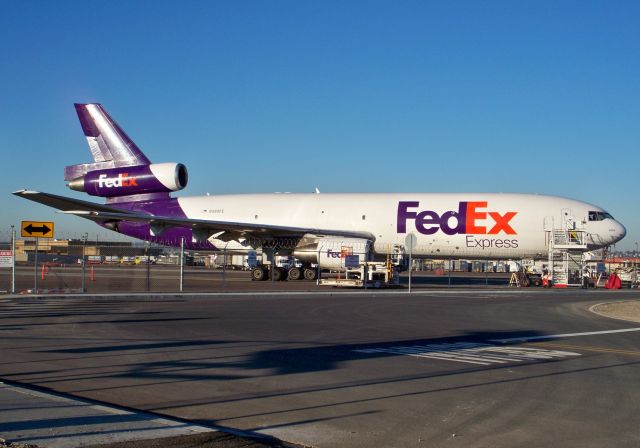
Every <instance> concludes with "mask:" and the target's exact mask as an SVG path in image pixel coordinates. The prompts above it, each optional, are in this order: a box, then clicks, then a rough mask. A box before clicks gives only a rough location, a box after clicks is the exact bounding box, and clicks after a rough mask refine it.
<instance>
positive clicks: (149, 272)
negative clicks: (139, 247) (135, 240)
mask: <svg viewBox="0 0 640 448" xmlns="http://www.w3.org/2000/svg"><path fill="white" fill-rule="evenodd" d="M144 251H145V254H146V255H147V292H149V291H151V256H150V255H149V241H147V243H146V245H145V248H144Z"/></svg>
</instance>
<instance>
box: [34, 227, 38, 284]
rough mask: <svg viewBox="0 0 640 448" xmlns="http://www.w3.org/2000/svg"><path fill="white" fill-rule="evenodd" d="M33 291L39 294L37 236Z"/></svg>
mask: <svg viewBox="0 0 640 448" xmlns="http://www.w3.org/2000/svg"><path fill="white" fill-rule="evenodd" d="M33 293H34V294H38V238H36V250H35V253H34V260H33Z"/></svg>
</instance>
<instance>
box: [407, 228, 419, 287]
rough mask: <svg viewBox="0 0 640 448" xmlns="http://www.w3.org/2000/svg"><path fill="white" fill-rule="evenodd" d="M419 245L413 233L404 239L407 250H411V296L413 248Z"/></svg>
mask: <svg viewBox="0 0 640 448" xmlns="http://www.w3.org/2000/svg"><path fill="white" fill-rule="evenodd" d="M417 243H418V238H417V237H416V236H415V235H414V234H413V233H408V234H407V236H406V237H405V239H404V247H405V249H409V294H411V271H412V270H413V269H412V268H413V263H412V259H411V258H412V254H413V248H414V247H415V246H416V244H417Z"/></svg>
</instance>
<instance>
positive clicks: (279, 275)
mask: <svg viewBox="0 0 640 448" xmlns="http://www.w3.org/2000/svg"><path fill="white" fill-rule="evenodd" d="M283 271H284V270H283V269H282V268H273V281H274V282H279V281H281V280H284V279H285V276H284V273H283Z"/></svg>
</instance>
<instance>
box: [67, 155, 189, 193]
mask: <svg viewBox="0 0 640 448" xmlns="http://www.w3.org/2000/svg"><path fill="white" fill-rule="evenodd" d="M188 179H189V175H188V173H187V167H186V166H184V165H183V164H182V163H152V164H150V165H137V166H125V167H120V168H109V169H98V170H93V171H89V172H87V173H86V174H84V175H83V176H80V177H77V178H75V179H73V180H71V181H69V183H68V184H67V186H68V187H69V188H71V189H72V190H76V191H83V192H85V193H87V194H90V195H91V196H101V197H115V196H131V195H136V194H145V193H165V192H172V191H179V190H182V189H183V188H184V187H186V186H187V182H188Z"/></svg>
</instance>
